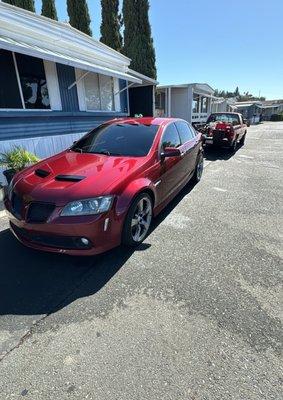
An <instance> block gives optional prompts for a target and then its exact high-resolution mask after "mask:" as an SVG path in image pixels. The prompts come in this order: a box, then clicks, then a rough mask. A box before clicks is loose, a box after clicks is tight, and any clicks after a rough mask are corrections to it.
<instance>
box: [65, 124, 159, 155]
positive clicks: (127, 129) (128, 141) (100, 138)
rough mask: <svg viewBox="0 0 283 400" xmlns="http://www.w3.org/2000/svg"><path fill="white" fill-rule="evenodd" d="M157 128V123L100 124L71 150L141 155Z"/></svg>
mask: <svg viewBox="0 0 283 400" xmlns="http://www.w3.org/2000/svg"><path fill="white" fill-rule="evenodd" d="M157 130H158V126H157V125H142V124H123V123H121V124H119V123H118V124H111V125H100V126H99V127H97V128H95V129H94V130H93V131H91V132H90V133H88V134H87V135H86V136H84V137H83V138H82V139H81V140H79V141H78V142H77V143H76V144H75V145H74V146H73V147H72V148H71V150H74V151H79V152H82V153H102V154H107V155H121V156H135V157H139V156H140V157H142V156H145V155H147V153H148V152H149V150H150V148H151V146H152V143H153V140H154V137H155V134H156V132H157Z"/></svg>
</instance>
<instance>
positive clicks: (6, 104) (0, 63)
mask: <svg viewBox="0 0 283 400" xmlns="http://www.w3.org/2000/svg"><path fill="white" fill-rule="evenodd" d="M0 69H1V73H0V108H23V106H22V102H21V97H20V92H19V87H18V82H17V77H16V72H15V68H14V61H13V56H12V53H11V52H10V51H6V50H0Z"/></svg>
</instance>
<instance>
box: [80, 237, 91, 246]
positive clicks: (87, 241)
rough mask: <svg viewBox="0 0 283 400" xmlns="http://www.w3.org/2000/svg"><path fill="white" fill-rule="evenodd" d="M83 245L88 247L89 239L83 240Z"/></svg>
mask: <svg viewBox="0 0 283 400" xmlns="http://www.w3.org/2000/svg"><path fill="white" fill-rule="evenodd" d="M81 243H82V244H83V245H84V246H88V245H89V240H88V239H87V238H81Z"/></svg>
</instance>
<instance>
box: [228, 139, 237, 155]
mask: <svg viewBox="0 0 283 400" xmlns="http://www.w3.org/2000/svg"><path fill="white" fill-rule="evenodd" d="M237 146H238V138H237V137H236V138H235V140H234V141H233V142H232V143H231V146H230V149H229V150H230V152H231V153H232V154H234V153H236V150H237Z"/></svg>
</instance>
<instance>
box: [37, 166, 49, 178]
mask: <svg viewBox="0 0 283 400" xmlns="http://www.w3.org/2000/svg"><path fill="white" fill-rule="evenodd" d="M34 173H35V175H37V176H39V177H40V178H46V177H47V176H48V175H50V172H49V171H46V170H44V169H40V168H38V169H36V170H35V171H34Z"/></svg>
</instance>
